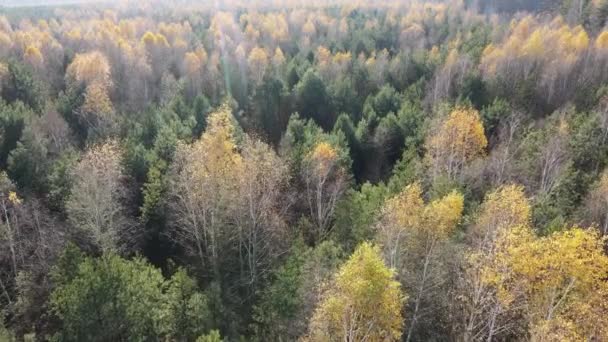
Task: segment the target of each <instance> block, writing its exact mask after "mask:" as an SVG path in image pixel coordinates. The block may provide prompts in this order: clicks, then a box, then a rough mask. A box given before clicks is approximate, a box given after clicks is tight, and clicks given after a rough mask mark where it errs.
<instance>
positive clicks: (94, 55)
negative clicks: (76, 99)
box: [66, 51, 111, 88]
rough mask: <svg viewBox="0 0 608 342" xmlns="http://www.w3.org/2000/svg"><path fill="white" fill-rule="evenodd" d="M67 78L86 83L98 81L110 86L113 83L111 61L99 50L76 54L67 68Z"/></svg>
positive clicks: (70, 80) (71, 80)
mask: <svg viewBox="0 0 608 342" xmlns="http://www.w3.org/2000/svg"><path fill="white" fill-rule="evenodd" d="M66 79H67V80H68V81H69V82H76V83H84V84H85V85H91V84H93V83H98V84H100V85H103V86H104V87H106V88H108V87H109V86H110V85H111V80H110V63H109V62H108V59H107V58H106V56H104V55H103V54H102V53H101V52H99V51H93V52H87V53H79V54H76V56H75V57H74V60H73V61H72V63H70V65H69V66H68V68H67V70H66ZM69 82H68V83H69Z"/></svg>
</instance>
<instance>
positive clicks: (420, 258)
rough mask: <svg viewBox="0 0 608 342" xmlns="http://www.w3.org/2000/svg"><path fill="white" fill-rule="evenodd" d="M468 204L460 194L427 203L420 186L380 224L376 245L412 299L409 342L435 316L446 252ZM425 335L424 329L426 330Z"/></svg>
mask: <svg viewBox="0 0 608 342" xmlns="http://www.w3.org/2000/svg"><path fill="white" fill-rule="evenodd" d="M463 206H464V199H463V197H462V195H460V194H459V193H457V192H452V193H450V194H448V195H446V196H445V197H443V198H441V199H438V200H435V201H432V202H430V203H429V204H426V205H425V203H424V201H423V199H422V189H421V187H420V184H418V183H414V184H411V185H409V186H407V187H406V188H405V189H403V190H402V191H401V192H400V193H399V194H397V195H396V196H394V197H392V198H389V199H387V200H386V202H385V204H384V206H383V208H382V209H381V211H380V220H379V222H378V223H377V224H376V239H377V240H378V242H379V243H380V244H381V246H382V250H383V254H384V256H385V259H386V260H387V261H388V265H389V266H390V267H391V268H394V269H396V271H397V274H398V279H399V280H400V281H401V282H402V283H403V284H404V287H405V288H406V289H407V292H408V293H409V294H410V295H411V296H412V297H411V299H412V302H411V304H410V305H408V306H409V308H408V310H407V312H408V316H409V317H411V320H410V321H409V324H408V328H407V340H411V339H412V338H413V337H414V336H415V335H414V332H415V329H416V327H417V326H418V325H420V324H421V323H424V319H423V318H424V317H425V316H428V315H436V314H437V313H438V311H440V307H439V306H440V305H441V302H439V301H438V302H435V303H433V300H436V299H437V298H439V297H441V295H442V293H443V291H445V284H446V283H447V279H446V278H447V270H446V269H445V267H446V266H447V264H448V263H449V261H448V258H447V255H445V254H443V252H444V251H447V250H449V246H448V244H447V242H448V239H449V238H450V237H451V235H452V233H453V231H454V230H455V228H456V225H457V224H458V222H459V221H460V217H461V215H462V210H463ZM423 330H424V329H423Z"/></svg>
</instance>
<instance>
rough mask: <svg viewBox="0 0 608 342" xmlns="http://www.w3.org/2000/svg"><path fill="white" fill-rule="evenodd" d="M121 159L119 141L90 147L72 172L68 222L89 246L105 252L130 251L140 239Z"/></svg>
mask: <svg viewBox="0 0 608 342" xmlns="http://www.w3.org/2000/svg"><path fill="white" fill-rule="evenodd" d="M121 158H122V149H121V147H120V145H119V144H118V142H116V141H108V142H105V143H103V144H99V145H95V146H93V147H91V148H90V149H89V150H88V151H87V152H85V154H84V155H83V156H82V158H81V160H80V161H79V162H78V164H76V165H75V166H74V167H73V168H72V170H71V175H72V179H73V188H72V190H71V195H70V197H69V199H68V201H67V203H66V211H67V214H68V219H69V221H70V223H71V224H72V225H73V226H74V228H76V229H77V230H78V232H79V233H80V234H82V236H83V237H84V238H85V240H86V241H87V242H88V243H91V244H92V245H93V246H94V247H95V248H97V249H99V250H101V251H104V252H109V251H113V252H123V253H124V252H127V251H128V250H130V249H132V248H133V247H134V246H136V245H137V244H138V242H139V238H140V237H141V236H140V235H141V234H140V232H139V229H138V227H137V224H136V222H134V220H133V219H132V217H131V215H130V210H129V203H128V201H129V199H130V198H131V194H130V190H129V187H128V183H127V177H126V176H125V174H124V172H123V168H122V165H121Z"/></svg>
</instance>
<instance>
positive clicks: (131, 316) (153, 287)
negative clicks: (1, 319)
mask: <svg viewBox="0 0 608 342" xmlns="http://www.w3.org/2000/svg"><path fill="white" fill-rule="evenodd" d="M62 258H63V260H62V261H61V262H60V264H59V265H60V266H58V267H57V268H56V269H55V270H54V277H55V282H56V284H57V287H56V289H55V290H54V291H53V293H52V296H51V306H52V310H53V313H54V314H56V315H57V317H58V318H59V320H60V322H61V331H59V332H57V334H56V335H55V337H56V338H58V339H59V340H63V341H82V340H83V339H84V340H88V341H108V340H112V341H134V340H156V339H163V338H168V339H176V340H177V339H187V340H194V339H195V338H196V337H197V336H199V335H200V334H202V332H204V330H205V326H206V325H207V324H208V322H209V321H208V320H209V318H210V317H209V312H208V308H207V302H206V297H205V296H204V295H203V294H202V293H200V292H198V291H197V289H196V285H195V284H194V281H193V280H192V279H190V278H189V277H188V276H187V275H186V274H185V272H184V271H182V270H180V271H178V272H177V273H176V274H175V275H174V276H173V277H172V278H171V279H170V280H169V281H166V280H165V279H164V278H163V276H162V274H161V272H160V270H158V269H156V268H154V267H152V266H150V265H149V264H148V263H146V262H145V261H144V260H143V259H140V258H137V259H134V260H131V261H130V260H125V259H122V258H120V257H119V256H116V255H112V254H106V255H104V256H102V257H100V258H97V259H95V258H90V257H83V256H82V255H78V253H77V252H76V253H75V252H69V253H66V254H64V256H63V257H62ZM64 267H71V268H72V269H67V268H64Z"/></svg>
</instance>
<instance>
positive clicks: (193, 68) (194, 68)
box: [184, 52, 203, 74]
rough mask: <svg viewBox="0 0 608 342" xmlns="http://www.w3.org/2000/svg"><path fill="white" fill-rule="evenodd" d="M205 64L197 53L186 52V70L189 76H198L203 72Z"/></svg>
mask: <svg viewBox="0 0 608 342" xmlns="http://www.w3.org/2000/svg"><path fill="white" fill-rule="evenodd" d="M202 67H203V64H202V63H201V60H200V58H199V57H198V55H197V54H196V53H195V52H186V54H185V55H184V69H185V70H186V72H187V73H188V74H197V73H200V72H201V68H202Z"/></svg>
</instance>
